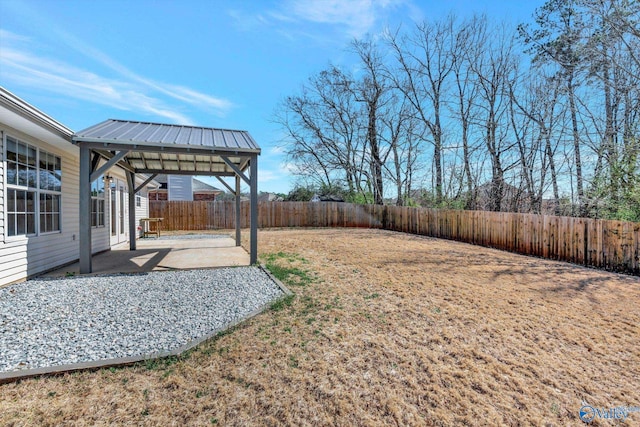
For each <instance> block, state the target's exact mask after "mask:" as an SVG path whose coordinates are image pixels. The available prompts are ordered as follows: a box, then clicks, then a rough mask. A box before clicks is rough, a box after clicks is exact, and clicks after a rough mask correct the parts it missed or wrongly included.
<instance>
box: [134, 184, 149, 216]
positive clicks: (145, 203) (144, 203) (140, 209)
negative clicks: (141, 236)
mask: <svg viewBox="0 0 640 427" xmlns="http://www.w3.org/2000/svg"><path fill="white" fill-rule="evenodd" d="M136 185H140V184H136ZM138 196H140V206H138V205H136V224H140V219H142V218H147V217H149V193H148V192H147V190H146V189H142V190H140V191H139V192H138Z"/></svg>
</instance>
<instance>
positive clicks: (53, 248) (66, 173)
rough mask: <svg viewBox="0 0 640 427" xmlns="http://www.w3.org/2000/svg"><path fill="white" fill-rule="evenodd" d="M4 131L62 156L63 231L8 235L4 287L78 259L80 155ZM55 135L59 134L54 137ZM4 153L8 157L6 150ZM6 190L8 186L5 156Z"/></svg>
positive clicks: (0, 264)
mask: <svg viewBox="0 0 640 427" xmlns="http://www.w3.org/2000/svg"><path fill="white" fill-rule="evenodd" d="M1 126H2V131H3V132H4V133H5V134H6V135H9V136H12V137H15V138H17V139H19V140H21V141H24V142H26V143H29V144H31V145H33V146H36V147H38V148H41V149H43V150H46V151H48V152H49V153H52V154H55V155H57V156H60V158H61V161H62V191H61V193H62V194H61V204H62V218H61V221H62V223H61V227H60V228H61V231H60V232H57V233H51V234H44V235H38V236H33V237H6V236H5V234H4V230H3V233H2V236H3V239H4V241H3V242H2V243H0V286H2V285H5V284H7V283H11V282H14V281H17V280H21V279H24V278H26V277H28V276H31V275H34V274H37V273H40V272H42V271H46V270H49V269H52V268H54V267H57V266H59V265H61V264H65V263H68V262H72V261H74V260H76V259H78V250H79V246H78V165H79V163H78V157H77V156H73V155H70V154H69V152H68V151H64V150H61V149H60V148H58V147H56V146H54V145H50V144H48V143H46V142H43V141H40V140H37V139H34V138H32V137H30V136H29V135H26V134H23V133H21V132H19V131H17V130H15V129H12V128H10V127H8V126H6V125H1ZM54 137H55V136H54ZM69 144H70V143H69ZM2 152H3V156H4V150H3V151H2ZM2 164H3V171H2V177H3V181H2V183H1V185H2V191H1V192H0V193H2V195H3V200H4V194H5V188H4V158H3V162H2ZM2 213H3V214H2V217H3V219H4V217H5V210H4V205H3V206H2Z"/></svg>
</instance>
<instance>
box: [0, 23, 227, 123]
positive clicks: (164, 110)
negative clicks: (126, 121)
mask: <svg viewBox="0 0 640 427" xmlns="http://www.w3.org/2000/svg"><path fill="white" fill-rule="evenodd" d="M52 32H54V33H56V34H57V35H58V36H59V37H58V39H59V40H62V41H63V42H64V43H65V44H66V45H67V46H69V47H71V48H72V49H74V50H76V51H78V52H80V53H81V54H82V55H83V56H85V57H87V58H89V59H92V60H94V61H96V62H98V63H99V64H101V65H102V66H106V67H107V68H109V69H110V70H112V71H115V72H116V73H117V75H119V76H118V77H119V78H107V77H104V76H101V75H99V74H96V73H94V72H91V71H87V70H86V69H81V68H78V67H75V66H72V65H69V64H67V63H64V62H61V61H60V60H58V59H52V58H49V57H46V56H42V55H39V54H36V53H34V52H35V50H36V49H35V48H34V46H32V45H31V43H30V42H31V40H30V39H29V38H27V37H23V36H21V35H18V34H14V33H11V32H9V31H6V30H0V39H2V55H1V56H0V80H1V81H3V82H12V83H14V84H20V85H25V86H29V87H32V88H33V87H36V88H38V89H41V90H43V91H44V92H47V91H48V92H54V93H58V94H63V95H65V96H69V97H73V98H76V99H81V100H83V101H87V102H92V103H96V104H101V105H106V106H109V107H112V108H117V109H120V110H126V111H133V110H138V111H143V112H146V113H148V114H151V115H156V116H160V117H163V118H166V119H169V120H171V121H172V122H177V123H179V124H186V125H188V124H194V123H193V120H191V119H190V118H189V117H188V116H187V115H185V114H183V113H181V112H179V111H178V110H179V108H176V104H175V103H173V102H172V103H171V107H169V105H168V103H167V102H166V101H165V100H163V98H166V97H169V98H172V99H174V100H178V101H181V102H182V103H183V104H184V106H186V105H191V106H194V107H196V108H199V109H204V110H207V111H209V112H212V113H214V114H217V115H219V116H223V115H224V114H226V112H227V111H229V110H230V109H231V108H233V104H232V103H231V102H230V101H229V100H226V99H223V98H218V97H215V96H211V95H208V94H205V93H202V92H198V91H196V90H193V89H191V88H188V87H185V86H180V85H174V84H165V83H160V82H156V81H153V80H151V79H148V78H145V77H143V76H141V75H139V74H137V73H134V72H133V71H131V70H129V69H128V68H127V67H125V66H123V65H122V64H120V63H119V62H117V61H115V60H114V59H113V58H111V57H109V56H108V55H106V54H104V53H102V52H100V51H99V50H97V49H95V48H93V47H91V46H89V45H87V44H86V43H85V42H83V41H81V40H79V39H77V38H76V37H74V36H72V35H71V34H69V33H66V32H64V31H61V30H59V29H56V28H53V29H52ZM179 105H180V104H178V107H179Z"/></svg>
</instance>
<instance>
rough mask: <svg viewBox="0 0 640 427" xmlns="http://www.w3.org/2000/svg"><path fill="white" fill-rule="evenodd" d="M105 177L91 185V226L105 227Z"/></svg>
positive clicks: (101, 176)
mask: <svg viewBox="0 0 640 427" xmlns="http://www.w3.org/2000/svg"><path fill="white" fill-rule="evenodd" d="M104 204H105V201H104V176H103V175H100V177H99V178H98V179H96V180H95V181H93V182H92V183H91V226H92V227H104Z"/></svg>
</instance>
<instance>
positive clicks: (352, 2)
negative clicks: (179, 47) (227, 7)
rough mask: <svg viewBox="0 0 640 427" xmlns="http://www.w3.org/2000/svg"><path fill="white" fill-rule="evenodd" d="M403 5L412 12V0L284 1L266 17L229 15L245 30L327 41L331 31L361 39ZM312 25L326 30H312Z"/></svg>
mask: <svg viewBox="0 0 640 427" xmlns="http://www.w3.org/2000/svg"><path fill="white" fill-rule="evenodd" d="M402 5H404V6H406V7H408V8H409V9H410V10H411V9H412V3H411V0H285V1H284V2H283V3H282V5H281V6H280V7H279V8H277V9H275V10H270V11H267V12H264V13H263V14H251V13H248V12H246V11H239V10H231V11H228V14H229V15H230V16H231V18H233V19H234V21H235V22H236V23H237V24H238V26H239V27H240V28H241V29H243V30H256V29H264V27H269V28H271V29H272V30H274V31H276V32H278V33H279V34H281V35H283V36H284V37H286V38H289V39H292V40H295V39H298V38H300V37H303V38H308V39H314V40H316V41H323V40H325V41H326V39H327V38H328V37H331V36H332V34H331V33H332V32H337V33H338V35H339V36H340V37H339V38H344V37H345V36H346V37H349V38H354V37H355V38H360V37H362V36H364V35H365V34H366V33H369V32H372V31H374V30H375V27H376V24H378V23H379V21H381V20H383V19H385V17H386V16H387V15H388V13H389V11H390V10H391V9H393V8H396V7H398V6H402ZM309 24H317V25H321V26H323V28H322V30H321V31H313V30H310V29H309ZM327 27H330V28H329V29H330V30H331V31H330V32H329V33H327Z"/></svg>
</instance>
